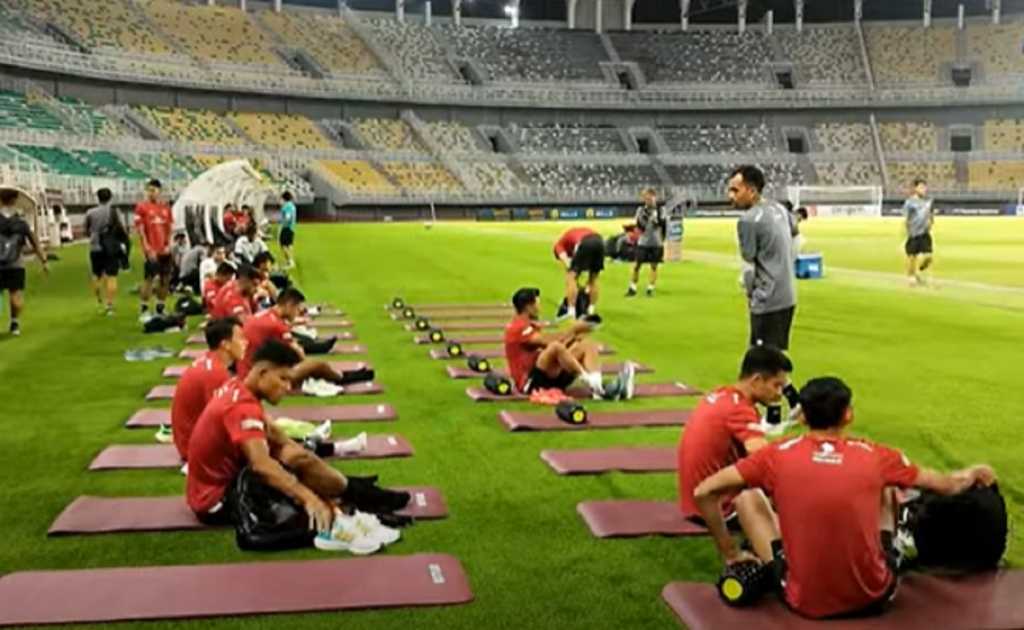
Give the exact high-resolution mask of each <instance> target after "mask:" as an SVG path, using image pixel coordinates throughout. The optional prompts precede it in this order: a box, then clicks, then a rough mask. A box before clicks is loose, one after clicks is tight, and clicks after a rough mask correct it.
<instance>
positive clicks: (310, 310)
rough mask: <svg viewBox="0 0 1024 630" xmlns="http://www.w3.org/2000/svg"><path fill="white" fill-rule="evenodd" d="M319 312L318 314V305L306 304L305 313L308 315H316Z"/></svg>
mask: <svg viewBox="0 0 1024 630" xmlns="http://www.w3.org/2000/svg"><path fill="white" fill-rule="evenodd" d="M319 314H320V307H319V306H307V307H306V315H309V316H311V317H316V316H317V315H319Z"/></svg>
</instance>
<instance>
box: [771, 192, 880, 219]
mask: <svg viewBox="0 0 1024 630" xmlns="http://www.w3.org/2000/svg"><path fill="white" fill-rule="evenodd" d="M786 193H787V196H788V197H789V200H790V201H791V202H793V207H794V208H799V207H801V206H803V207H805V208H807V214H808V215H809V216H811V217H881V216H882V187H881V186H789V187H787V189H786Z"/></svg>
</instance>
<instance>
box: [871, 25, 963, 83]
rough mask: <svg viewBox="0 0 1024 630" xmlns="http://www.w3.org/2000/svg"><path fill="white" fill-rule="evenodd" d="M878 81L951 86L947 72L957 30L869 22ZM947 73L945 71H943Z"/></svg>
mask: <svg viewBox="0 0 1024 630" xmlns="http://www.w3.org/2000/svg"><path fill="white" fill-rule="evenodd" d="M864 37H865V38H866V40H867V44H868V53H869V55H870V57H871V67H872V69H873V70H874V74H875V82H876V83H878V84H879V85H886V86H902V85H907V84H918V85H920V84H927V85H939V84H943V85H948V84H949V83H950V76H949V73H948V72H946V70H948V68H949V67H950V66H951V65H952V63H953V61H954V59H955V58H956V32H955V31H954V30H953V27H951V26H941V25H934V24H933V25H932V27H931V28H927V29H926V28H923V27H921V26H920V25H918V26H894V25H884V26H883V25H874V24H872V25H867V26H865V27H864ZM944 73H945V74H944Z"/></svg>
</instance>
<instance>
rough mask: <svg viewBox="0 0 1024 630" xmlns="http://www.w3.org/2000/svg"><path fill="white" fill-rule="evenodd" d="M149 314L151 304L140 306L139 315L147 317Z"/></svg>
mask: <svg viewBox="0 0 1024 630" xmlns="http://www.w3.org/2000/svg"><path fill="white" fill-rule="evenodd" d="M148 312H149V304H146V303H145V302H143V303H142V304H140V305H139V313H142V314H143V315H145V314H146V313H148Z"/></svg>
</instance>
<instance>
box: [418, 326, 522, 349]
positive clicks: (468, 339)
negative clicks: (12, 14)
mask: <svg viewBox="0 0 1024 630" xmlns="http://www.w3.org/2000/svg"><path fill="white" fill-rule="evenodd" d="M452 341H454V342H455V343H459V344H462V345H464V346H471V345H473V344H480V343H504V342H505V335H504V334H502V332H501V331H500V330H499V331H496V332H493V333H477V334H475V335H473V334H469V335H455V336H452V337H448V338H445V340H444V341H437V342H434V341H431V340H430V336H429V335H417V336H416V337H414V338H413V343H415V344H417V345H420V346H426V345H430V344H434V343H449V342H452Z"/></svg>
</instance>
